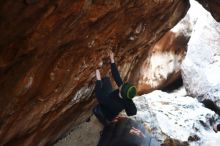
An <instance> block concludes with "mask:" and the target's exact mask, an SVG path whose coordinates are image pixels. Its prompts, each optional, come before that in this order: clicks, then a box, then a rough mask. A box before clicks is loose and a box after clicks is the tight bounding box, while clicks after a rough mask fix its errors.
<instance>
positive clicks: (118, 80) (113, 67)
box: [109, 52, 123, 87]
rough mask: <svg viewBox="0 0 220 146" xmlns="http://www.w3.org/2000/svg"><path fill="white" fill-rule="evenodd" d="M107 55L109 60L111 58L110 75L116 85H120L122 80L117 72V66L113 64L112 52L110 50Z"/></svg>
mask: <svg viewBox="0 0 220 146" xmlns="http://www.w3.org/2000/svg"><path fill="white" fill-rule="evenodd" d="M109 55H110V60H111V72H112V76H113V78H114V80H115V82H116V84H117V85H118V87H120V86H121V85H122V84H123V81H122V79H121V76H120V74H119V71H118V68H117V66H116V64H115V60H114V54H113V53H112V52H110V53H109Z"/></svg>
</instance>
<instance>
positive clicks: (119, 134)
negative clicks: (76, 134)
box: [97, 118, 160, 146]
mask: <svg viewBox="0 0 220 146" xmlns="http://www.w3.org/2000/svg"><path fill="white" fill-rule="evenodd" d="M132 128H135V129H137V130H138V131H139V132H137V133H131V131H132ZM140 133H141V134H140ZM97 146H160V144H159V142H158V141H157V140H156V139H155V138H154V137H152V136H151V135H150V134H149V133H147V131H146V130H145V128H144V126H143V125H141V124H140V123H138V122H135V121H134V120H131V119H129V118H122V119H121V120H119V121H117V122H112V123H111V124H109V125H108V126H106V127H104V129H103V131H102V135H101V137H100V139H99V142H98V145H97Z"/></svg>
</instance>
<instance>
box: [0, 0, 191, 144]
mask: <svg viewBox="0 0 220 146" xmlns="http://www.w3.org/2000/svg"><path fill="white" fill-rule="evenodd" d="M27 2H28V3H29V4H27ZM188 7H189V4H188V1H185V0H175V1H167V0H163V1H156V0H149V1H146V0H130V1H127V0H111V1H105V0H96V1H90V0H80V1H79V0H78V1H72V0H65V1H61V0H53V1H51V0H44V1H23V0H18V1H1V2H0V20H1V21H0V31H1V32H0V34H1V35H0V145H10V146H13V145H16V146H18V145H22V146H24V145H28V146H29V145H39V146H42V145H46V144H51V143H53V142H54V141H55V140H56V139H58V138H59V137H60V136H62V135H63V134H64V133H66V132H67V131H68V130H69V129H70V127H73V126H74V125H78V124H79V123H81V122H83V121H84V120H85V119H86V117H88V114H89V113H90V110H91V108H92V107H93V106H94V100H93V98H92V97H93V90H94V80H95V78H94V70H95V69H96V67H97V66H98V65H99V64H101V62H102V60H104V59H105V58H106V57H107V53H106V52H107V50H110V49H112V50H113V52H114V53H115V56H116V61H117V63H118V65H119V67H120V71H121V72H122V75H123V78H125V80H129V78H131V77H132V75H131V76H129V74H130V73H131V72H132V70H134V69H135V66H137V64H142V63H143V62H142V61H140V59H141V58H143V54H144V55H146V53H144V52H147V51H148V50H149V48H150V47H151V46H152V45H153V44H154V43H155V42H156V41H157V40H158V39H159V38H160V37H161V36H162V35H163V34H164V33H165V32H166V31H168V30H169V29H170V28H172V27H173V26H174V25H175V24H176V23H177V22H178V21H179V20H180V19H181V18H182V17H183V16H184V15H185V13H186V11H187V9H188ZM107 71H109V69H108V67H106V66H103V67H102V75H104V74H106V73H107ZM132 73H133V72H132Z"/></svg>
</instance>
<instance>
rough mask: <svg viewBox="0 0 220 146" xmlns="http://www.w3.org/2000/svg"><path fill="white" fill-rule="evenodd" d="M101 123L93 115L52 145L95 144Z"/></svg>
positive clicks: (86, 145) (75, 145) (82, 145)
mask: <svg viewBox="0 0 220 146" xmlns="http://www.w3.org/2000/svg"><path fill="white" fill-rule="evenodd" d="M102 128H103V127H102V125H101V124H100V123H99V122H98V121H97V119H96V117H95V116H92V117H91V120H90V121H89V122H85V123H82V124H81V125H79V126H78V127H76V128H75V129H73V131H72V132H70V133H69V135H67V136H66V137H64V138H63V139H61V140H59V141H58V142H57V143H56V144H55V145H54V146H97V143H98V140H99V138H100V131H101V130H102Z"/></svg>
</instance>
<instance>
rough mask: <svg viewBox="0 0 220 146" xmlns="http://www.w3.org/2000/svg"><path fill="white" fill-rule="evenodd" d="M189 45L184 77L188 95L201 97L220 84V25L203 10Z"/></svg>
mask: <svg viewBox="0 0 220 146" xmlns="http://www.w3.org/2000/svg"><path fill="white" fill-rule="evenodd" d="M198 15H199V17H198V20H197V22H196V24H195V27H194V29H193V32H192V36H191V39H190V41H189V43H188V51H187V55H186V57H185V59H184V61H183V63H182V67H181V68H182V76H183V81H184V85H185V87H186V90H187V92H188V94H190V95H192V96H201V95H204V94H206V93H207V92H208V91H210V90H211V89H212V88H213V87H215V86H216V85H217V84H220V75H219V74H220V23H217V22H216V21H215V20H214V18H213V17H212V16H211V14H210V13H209V12H207V11H206V10H205V9H203V12H201V13H199V14H198Z"/></svg>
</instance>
